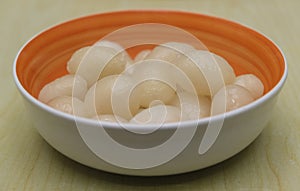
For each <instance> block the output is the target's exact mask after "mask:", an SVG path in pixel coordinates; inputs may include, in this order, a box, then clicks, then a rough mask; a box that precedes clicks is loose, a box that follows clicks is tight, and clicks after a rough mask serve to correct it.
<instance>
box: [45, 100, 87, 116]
mask: <svg viewBox="0 0 300 191" xmlns="http://www.w3.org/2000/svg"><path fill="white" fill-rule="evenodd" d="M48 105H49V106H50V107H52V108H54V109H57V110H59V111H62V112H65V113H69V114H73V115H76V116H82V117H86V116H87V113H86V108H85V107H84V104H83V102H82V101H80V100H79V99H77V98H75V97H70V96H61V97H56V98H54V99H52V100H51V101H50V102H48Z"/></svg>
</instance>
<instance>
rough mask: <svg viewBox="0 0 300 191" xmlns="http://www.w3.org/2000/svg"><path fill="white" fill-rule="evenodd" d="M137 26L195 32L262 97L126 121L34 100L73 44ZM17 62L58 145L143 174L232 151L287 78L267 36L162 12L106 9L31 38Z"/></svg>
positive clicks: (264, 118)
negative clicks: (204, 112) (180, 115)
mask: <svg viewBox="0 0 300 191" xmlns="http://www.w3.org/2000/svg"><path fill="white" fill-rule="evenodd" d="M140 24H147V25H148V24H150V25H151V24H158V25H165V26H172V27H175V28H177V29H180V30H182V31H185V32H188V33H190V34H192V35H193V36H194V37H196V39H199V40H201V42H202V43H203V44H204V45H205V46H206V47H207V48H208V49H209V50H210V51H212V52H214V53H216V54H218V55H221V56H222V57H224V58H225V59H226V60H227V61H228V62H229V63H230V64H231V66H232V67H233V68H234V70H235V72H236V73H237V74H238V75H239V74H244V73H253V74H255V75H256V76H258V77H259V78H260V80H261V81H262V82H263V85H264V88H265V90H264V95H263V96H262V97H260V98H259V99H257V100H255V101H254V102H252V103H250V104H248V105H246V106H243V107H241V108H238V109H236V110H233V111H230V112H226V113H224V114H220V115H216V116H212V117H208V118H203V119H199V120H193V121H185V122H181V123H169V124H164V125H161V126H156V125H150V126H147V125H145V126H143V125H131V124H127V125H125V126H126V127H124V126H122V125H120V124H118V123H110V122H99V121H96V120H91V119H86V118H81V117H74V116H73V115H69V114H66V113H62V112H60V111H57V110H54V109H52V108H50V107H49V106H47V105H45V104H43V103H42V102H40V101H39V100H38V99H37V97H38V93H39V91H40V90H41V88H42V87H43V86H44V85H45V84H47V83H49V82H50V81H52V80H54V79H56V78H58V77H60V76H62V75H64V74H66V73H67V71H66V63H67V61H68V59H70V57H71V55H72V53H73V52H74V51H75V50H77V49H78V48H80V47H83V46H87V45H91V44H93V43H95V42H97V41H98V40H99V39H101V38H103V37H104V36H107V35H109V34H111V33H112V32H114V31H118V30H120V29H122V28H124V27H128V26H133V25H140ZM155 31H156V32H157V30H156V29H154V30H152V31H151V34H155ZM158 32H160V31H158ZM143 35H144V34H143V33H142V32H141V31H138V30H133V31H130V30H129V32H128V33H123V35H119V36H117V37H115V38H118V39H119V40H120V41H122V42H131V41H133V40H134V39H143V38H144V37H143ZM112 36H113V35H112ZM152 36H155V35H152ZM162 36H163V37H161V36H160V37H159V38H158V39H159V40H162V41H163V40H166V39H169V37H170V38H171V39H172V38H173V39H174V38H175V39H176V38H177V36H176V34H175V33H173V32H172V30H171V31H168V30H166V31H164V32H163V35H162ZM164 38H166V39H164ZM178 38H179V37H178ZM149 47H150V48H151V47H153V45H151V43H148V44H147V43H145V45H141V46H135V47H133V48H130V49H129V50H128V51H129V54H130V55H131V56H134V55H135V54H137V52H139V51H141V50H143V49H146V48H149ZM13 67H14V68H13V75H14V80H15V83H16V86H17V88H18V90H19V91H20V93H21V95H22V96H23V100H24V103H25V106H26V108H27V111H28V113H29V116H30V117H31V120H32V121H33V123H34V124H35V127H36V129H37V130H38V132H39V133H40V135H41V136H42V137H43V138H44V139H45V140H46V141H47V142H48V143H49V144H50V145H51V146H52V147H53V148H55V149H56V150H57V151H59V152H60V153H62V154H63V155H65V156H67V157H69V158H71V159H73V160H75V161H77V162H79V163H81V164H84V165H87V166H89V167H92V168H96V169H100V170H103V171H107V172H112V173H118V174H126V175H138V176H159V175H171V174H178V173H184V172H190V171H194V170H199V169H202V168H205V167H208V166H211V165H214V164H217V163H219V162H221V161H224V160H226V159H228V158H230V157H232V156H234V155H235V154H237V153H238V152H240V151H241V150H243V149H244V148H246V147H247V146H248V145H249V144H250V143H251V142H253V141H254V140H255V138H256V137H257V136H258V135H259V134H260V133H261V132H262V130H263V128H264V127H265V126H266V124H267V123H268V120H269V118H270V115H271V112H270V111H271V110H272V108H273V107H274V105H275V103H276V98H277V96H278V93H279V92H280V90H281V89H282V87H283V85H284V82H285V79H286V77H287V64H286V60H285V58H284V55H283V53H282V52H281V50H280V49H279V48H278V47H277V46H276V45H275V44H274V43H273V42H272V41H271V40H270V39H269V38H267V37H266V36H264V35H263V34H261V33H259V32H257V31H255V30H253V29H251V28H249V27H246V26H243V25H241V24H239V23H236V22H232V21H229V20H225V19H222V18H217V17H213V16H208V15H203V14H196V13H189V12H181V11H165V10H129V11H118V12H109V13H101V14H94V15H90V16H85V17H81V18H77V19H73V20H70V21H67V22H64V23H61V24H58V25H56V26H53V27H51V28H49V29H47V30H45V31H43V32H41V33H39V34H37V35H36V36H35V37H33V38H32V39H31V40H29V41H28V42H27V43H26V44H25V45H24V46H23V47H22V48H21V50H20V51H19V53H18V55H17V56H16V59H15V62H14V66H13ZM149 127H151V128H155V131H153V132H151V133H134V132H132V131H129V130H128V129H133V130H137V131H141V132H143V131H145V132H146V131H147V128H149Z"/></svg>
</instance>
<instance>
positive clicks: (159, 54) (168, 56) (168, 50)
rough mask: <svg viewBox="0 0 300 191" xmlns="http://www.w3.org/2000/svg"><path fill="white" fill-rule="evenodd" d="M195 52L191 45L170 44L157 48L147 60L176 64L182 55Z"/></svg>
mask: <svg viewBox="0 0 300 191" xmlns="http://www.w3.org/2000/svg"><path fill="white" fill-rule="evenodd" d="M193 50H195V49H194V47H192V46H191V45H188V44H185V43H180V42H168V43H165V44H161V45H159V46H157V47H155V48H154V49H153V50H152V52H151V53H150V54H148V56H146V58H145V59H159V60H163V61H166V62H170V63H174V62H176V61H177V60H178V59H179V58H180V57H181V56H182V55H184V54H186V53H188V52H190V51H193Z"/></svg>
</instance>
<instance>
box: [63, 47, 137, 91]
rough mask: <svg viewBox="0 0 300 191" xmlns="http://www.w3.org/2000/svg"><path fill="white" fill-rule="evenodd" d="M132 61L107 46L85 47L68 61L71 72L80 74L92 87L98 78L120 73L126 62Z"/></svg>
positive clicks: (68, 68)
mask: <svg viewBox="0 0 300 191" xmlns="http://www.w3.org/2000/svg"><path fill="white" fill-rule="evenodd" d="M128 62H132V61H131V59H130V58H129V57H127V56H126V55H124V54H122V53H118V52H117V51H116V50H115V49H113V48H109V47H105V46H92V47H84V48H82V49H80V50H78V51H76V52H75V53H74V54H73V56H72V57H71V59H70V60H69V61H68V63H67V70H68V71H69V73H71V74H74V73H76V74H78V75H80V76H82V77H83V78H85V79H86V80H87V83H88V86H89V87H90V86H91V85H92V84H93V83H95V82H96V81H97V80H98V79H101V78H103V77H105V76H109V75H113V74H120V73H121V72H123V71H124V69H125V67H126V64H127V63H128Z"/></svg>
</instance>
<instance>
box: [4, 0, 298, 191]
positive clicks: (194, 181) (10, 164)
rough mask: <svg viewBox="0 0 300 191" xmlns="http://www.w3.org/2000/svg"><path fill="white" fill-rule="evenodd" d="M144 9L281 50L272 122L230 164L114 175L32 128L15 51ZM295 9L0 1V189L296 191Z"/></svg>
mask: <svg viewBox="0 0 300 191" xmlns="http://www.w3.org/2000/svg"><path fill="white" fill-rule="evenodd" d="M145 8H147V9H149V8H151V9H156V8H160V9H180V10H188V11H193V12H200V13H207V14H210V15H216V16H220V17H224V18H228V19H231V20H235V21H238V22H241V23H244V24H246V25H248V26H251V27H253V28H255V29H257V30H259V31H261V32H262V33H264V34H266V35H267V36H269V37H270V38H271V39H273V40H274V41H275V42H276V43H277V44H278V45H279V46H280V47H281V48H282V50H283V51H284V53H285V55H286V58H287V60H288V64H289V78H288V80H287V82H286V84H285V87H284V88H283V90H282V92H281V94H280V96H279V99H278V102H277V105H276V107H275V109H274V111H273V114H272V118H271V121H270V123H269V124H268V125H267V126H266V128H265V130H264V131H263V133H262V134H261V135H260V136H259V137H258V139H257V140H256V141H255V142H254V143H253V144H251V145H250V146H249V147H248V148H247V149H245V150H244V151H242V152H241V153H239V154H238V155H236V156H235V157H233V158H231V159H229V160H227V161H225V162H222V163H221V164H218V165H215V166H213V167H210V168H207V169H204V170H200V171H197V172H193V173H187V174H183V175H177V176H170V177H152V178H142V177H129V176H120V175H115V174H109V173H105V172H101V171H98V170H94V169H91V168H88V167H85V166H83V165H80V164H78V163H76V162H74V161H72V160H70V159H68V158H66V157H64V156H63V155H61V154H60V153H58V152H56V151H55V150H54V149H52V148H51V147H50V146H49V145H48V144H47V143H46V142H45V141H44V140H43V139H42V138H41V136H39V134H38V133H37V131H36V130H35V128H34V127H33V124H32V121H30V120H29V118H28V117H27V115H26V110H25V108H24V105H23V103H22V100H21V96H20V94H19V93H18V92H17V90H16V87H15V86H14V83H13V79H12V63H13V60H14V57H15V55H16V54H17V51H18V49H19V48H20V47H21V46H22V44H24V43H25V42H26V41H27V40H28V39H29V38H30V37H31V36H33V35H34V34H36V33H37V32H39V31H40V30H42V29H44V28H47V27H49V26H52V25H54V24H56V23H58V22H61V21H64V20H68V19H71V18H74V17H78V16H81V15H86V14H90V13H99V12H105V11H112V10H121V9H145ZM299 8H300V1H298V0H285V1H283V0H264V1H261V0H252V1H237V0H226V1H200V0H198V1H197V0H152V1H151V0H130V1H125V0H123V1H122V0H109V1H106V0H102V1H99V0H89V1H82V0H72V1H71V0H64V1H61V0H43V1H41V0H26V1H17V0H1V5H0V44H1V45H0V61H1V62H0V67H1V68H0V88H1V90H0V91H1V94H0V95H1V101H0V190H1V191H2V190H3V191H10V190H29V191H35V190H38V191H40V190H51V191H53V190H54V191H58V190H62V191H68V190H80V191H81V190H217V191H219V190H228V191H233V190H245V191H250V190H251V191H252V190H272V191H273V190H287V191H296V190H299V189H300V117H299V115H300V114H299V112H300V109H299V108H300V107H299V106H300V89H299V88H298V87H299V84H300V75H299V72H300V64H299V60H300V38H299V36H300V22H299V20H298V18H299V17H300V12H299Z"/></svg>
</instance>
